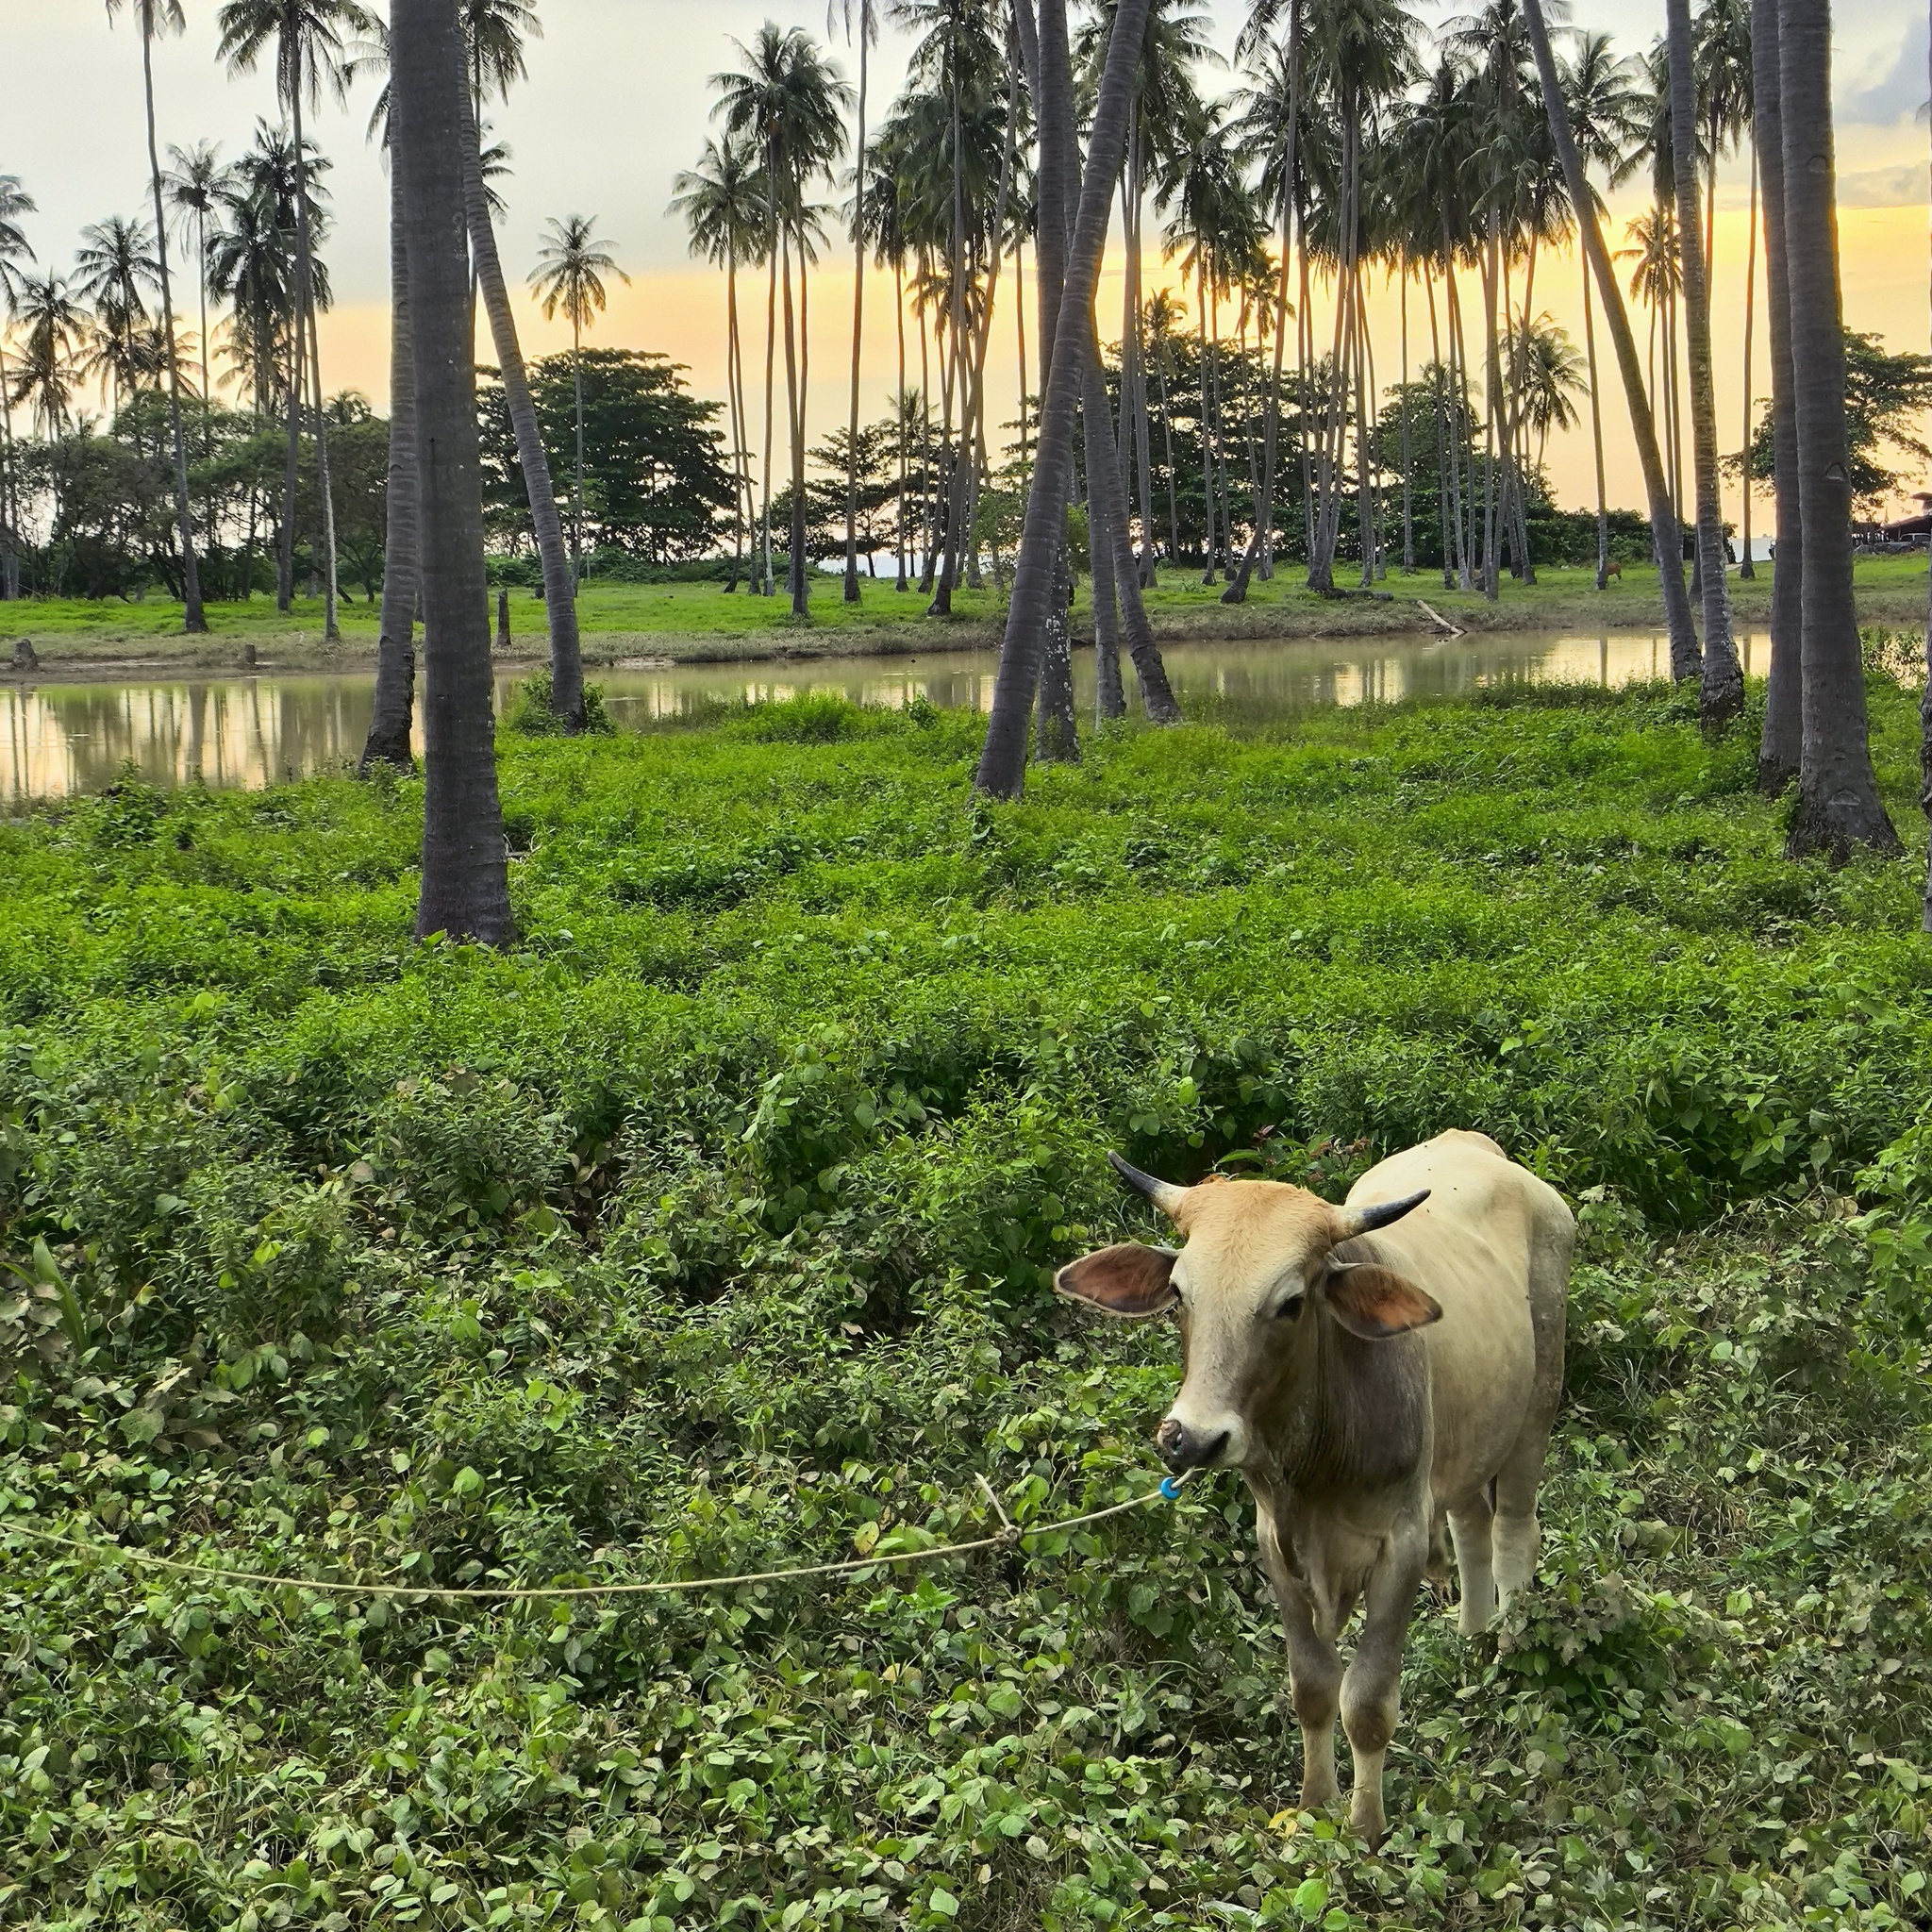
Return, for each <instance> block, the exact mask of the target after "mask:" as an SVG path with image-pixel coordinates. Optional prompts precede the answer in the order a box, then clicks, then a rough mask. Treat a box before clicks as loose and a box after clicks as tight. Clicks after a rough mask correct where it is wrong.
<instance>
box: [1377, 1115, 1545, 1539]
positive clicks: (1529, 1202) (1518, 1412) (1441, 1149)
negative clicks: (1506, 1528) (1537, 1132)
mask: <svg viewBox="0 0 1932 1932" xmlns="http://www.w3.org/2000/svg"><path fill="white" fill-rule="evenodd" d="M1424 1188H1426V1189H1428V1190H1429V1199H1428V1200H1427V1201H1426V1202H1425V1203H1424V1205H1423V1206H1422V1207H1421V1208H1417V1209H1416V1210H1415V1212H1414V1213H1412V1214H1409V1215H1407V1216H1406V1217H1405V1218H1404V1219H1403V1220H1401V1221H1399V1222H1397V1223H1395V1224H1393V1225H1392V1226H1391V1227H1388V1228H1385V1229H1384V1230H1382V1232H1380V1233H1379V1234H1376V1235H1374V1236H1373V1237H1371V1238H1370V1239H1369V1240H1368V1241H1362V1242H1357V1243H1352V1244H1351V1246H1350V1252H1351V1253H1354V1252H1356V1251H1357V1249H1361V1250H1372V1251H1373V1252H1374V1256H1375V1257H1376V1258H1377V1259H1378V1260H1380V1261H1381V1262H1383V1263H1384V1264H1385V1265H1386V1266H1389V1267H1391V1268H1394V1269H1396V1270H1397V1271H1398V1272H1400V1273H1401V1274H1405V1275H1407V1277H1408V1278H1409V1279H1410V1280H1411V1281H1413V1282H1414V1283H1415V1284H1416V1286H1417V1287H1419V1288H1421V1289H1423V1290H1424V1291H1426V1292H1427V1293H1429V1294H1430V1295H1433V1296H1434V1297H1435V1299H1436V1300H1437V1301H1438V1302H1439V1303H1440V1304H1441V1308H1442V1319H1441V1321H1440V1322H1438V1323H1436V1324H1433V1325H1432V1326H1430V1327H1429V1328H1427V1329H1425V1330H1424V1331H1423V1334H1424V1343H1425V1346H1426V1348H1427V1352H1428V1360H1429V1383H1430V1408H1431V1412H1432V1420H1433V1436H1434V1449H1433V1467H1432V1480H1431V1487H1432V1489H1433V1490H1434V1491H1435V1494H1436V1497H1437V1499H1438V1501H1439V1502H1441V1503H1442V1504H1445V1505H1453V1504H1455V1503H1457V1502H1458V1501H1460V1500H1461V1499H1462V1498H1463V1497H1465V1496H1468V1495H1471V1494H1473V1493H1474V1491H1477V1490H1479V1489H1480V1488H1481V1487H1482V1486H1483V1485H1484V1484H1485V1483H1487V1482H1488V1481H1489V1479H1490V1478H1491V1476H1492V1475H1493V1474H1495V1473H1496V1471H1497V1469H1498V1468H1500V1467H1501V1465H1502V1462H1503V1460H1504V1458H1505V1457H1507V1455H1508V1453H1509V1451H1510V1449H1511V1448H1512V1447H1513V1446H1514V1444H1515V1442H1516V1440H1517V1438H1518V1436H1519V1435H1520V1434H1521V1433H1522V1431H1523V1427H1524V1422H1525V1420H1526V1419H1527V1418H1529V1417H1530V1416H1531V1415H1532V1414H1535V1413H1539V1412H1540V1413H1541V1414H1542V1415H1543V1416H1544V1417H1545V1418H1547V1416H1548V1415H1549V1414H1550V1413H1552V1412H1553V1411H1554V1409H1555V1407H1556V1404H1557V1395H1558V1393H1559V1392H1560V1390H1561V1387H1562V1377H1563V1311H1564V1305H1565V1302H1566V1300H1567V1297H1568V1292H1569V1280H1570V1260H1571V1254H1572V1250H1573V1248H1574V1242H1575V1223H1574V1218H1573V1217H1572V1215H1571V1213H1570V1209H1569V1208H1568V1207H1566V1206H1565V1205H1564V1202H1563V1199H1562V1196H1561V1195H1559V1194H1558V1193H1557V1191H1556V1190H1555V1189H1554V1188H1552V1187H1550V1186H1548V1185H1547V1183H1545V1182H1543V1181H1541V1180H1540V1179H1538V1177H1537V1176H1536V1175H1535V1174H1531V1173H1530V1172H1529V1170H1528V1169H1527V1168H1525V1167H1522V1166H1519V1165H1518V1164H1517V1163H1516V1162H1515V1161H1513V1160H1511V1159H1510V1158H1508V1156H1507V1155H1506V1154H1505V1153H1504V1152H1503V1150H1502V1149H1501V1148H1500V1147H1499V1146H1497V1144H1496V1143H1495V1141H1491V1139H1490V1138H1489V1137H1488V1136H1487V1135H1484V1134H1472V1133H1465V1132H1462V1131H1459V1130H1456V1131H1451V1132H1449V1133H1446V1134H1442V1135H1439V1136H1438V1137H1437V1138H1436V1139H1435V1140H1433V1141H1424V1143H1423V1144H1422V1145H1421V1146H1419V1147H1410V1148H1407V1149H1406V1150H1405V1151H1404V1152H1402V1153H1400V1154H1397V1155H1394V1156H1391V1158H1389V1159H1388V1160H1385V1161H1383V1162H1382V1163H1381V1164H1380V1165H1379V1166H1377V1167H1374V1168H1372V1169H1371V1170H1370V1171H1369V1172H1368V1173H1367V1174H1364V1175H1363V1176H1362V1177H1361V1179H1360V1180H1359V1181H1357V1183H1356V1185H1355V1186H1354V1187H1353V1188H1352V1189H1350V1190H1349V1196H1348V1198H1349V1201H1350V1203H1351V1205H1354V1206H1361V1205H1365V1204H1368V1203H1371V1202H1375V1201H1391V1200H1397V1199H1400V1198H1401V1197H1402V1196H1404V1195H1407V1194H1414V1193H1419V1192H1420V1191H1422V1190H1423V1189H1424Z"/></svg>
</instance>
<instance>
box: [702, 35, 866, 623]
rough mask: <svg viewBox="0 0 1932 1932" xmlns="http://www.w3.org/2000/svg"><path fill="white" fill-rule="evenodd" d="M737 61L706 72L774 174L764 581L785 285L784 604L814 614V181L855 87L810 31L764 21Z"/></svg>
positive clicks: (726, 114)
mask: <svg viewBox="0 0 1932 1932" xmlns="http://www.w3.org/2000/svg"><path fill="white" fill-rule="evenodd" d="M733 45H734V46H736V47H737V49H738V52H739V54H740V55H741V57H742V58H743V61H744V66H743V67H742V68H741V70H739V71H737V72H733V73H726V74H717V75H712V76H711V86H712V88H713V89H714V90H715V91H716V92H717V94H718V97H719V98H718V103H717V106H716V108H714V110H713V111H714V112H715V113H716V114H717V115H718V117H719V118H720V120H721V121H722V122H723V124H724V131H725V132H726V133H727V134H735V135H741V136H749V137H750V138H751V139H753V140H754V141H756V142H758V145H759V147H760V149H761V150H762V153H763V156H764V168H765V175H766V178H767V179H768V180H769V182H770V183H771V195H770V207H769V211H768V214H767V223H768V225H767V228H766V234H765V242H766V247H767V250H768V251H769V268H770V283H769V287H768V291H767V296H766V309H765V453H764V462H763V465H762V472H763V474H762V477H761V483H760V488H761V491H762V494H763V499H764V506H763V514H762V517H761V522H762V523H763V525H764V552H765V589H766V591H770V588H771V555H772V539H771V501H772V475H771V472H772V416H773V401H774V369H773V361H774V352H775V344H776V340H777V310H778V295H779V291H780V289H781V287H782V289H783V291H784V319H785V380H786V395H787V430H788V433H789V435H790V439H791V546H790V547H791V609H792V614H793V615H794V616H796V617H801V618H804V617H808V616H809V615H810V614H811V602H810V597H811V591H810V582H809V577H810V573H809V571H808V568H807V560H806V556H805V451H806V410H805V393H806V391H805V381H804V375H805V368H804V362H805V355H806V352H807V351H806V341H805V338H806V278H807V274H808V268H809V265H810V261H811V259H812V257H813V254H814V241H813V229H814V226H815V224H816V220H817V210H816V209H815V208H814V207H813V205H812V203H811V199H810V197H811V193H812V191H813V189H814V187H815V186H816V185H817V184H818V183H819V182H820V181H822V180H824V178H826V177H827V176H829V175H830V174H831V172H832V170H833V169H834V168H836V167H837V165H838V163H839V161H840V159H841V158H842V157H843V155H844V153H845V124H844V112H845V109H846V108H848V107H849V106H850V105H851V104H852V90H851V89H850V88H849V87H848V86H847V85H846V84H845V82H844V81H843V80H841V78H840V76H839V73H838V70H837V69H836V68H835V67H833V66H832V65H831V64H830V63H829V62H828V61H827V60H826V59H825V58H824V55H823V54H822V52H821V51H820V49H819V48H818V47H817V46H816V45H815V44H814V43H813V42H812V41H811V39H810V38H809V36H808V35H807V34H805V33H803V32H802V31H800V30H799V29H798V28H796V27H793V28H791V30H790V31H786V30H783V29H781V28H779V27H778V26H777V25H774V23H772V22H770V21H768V22H766V24H765V25H763V26H762V27H760V28H759V29H758V34H757V35H756V36H755V37H754V39H753V41H752V43H751V45H750V46H746V45H744V44H743V43H742V42H733ZM794 254H795V256H796V258H797V262H798V284H797V287H798V301H797V305H796V307H795V308H794V305H793V302H792V281H791V259H792V257H793V256H794Z"/></svg>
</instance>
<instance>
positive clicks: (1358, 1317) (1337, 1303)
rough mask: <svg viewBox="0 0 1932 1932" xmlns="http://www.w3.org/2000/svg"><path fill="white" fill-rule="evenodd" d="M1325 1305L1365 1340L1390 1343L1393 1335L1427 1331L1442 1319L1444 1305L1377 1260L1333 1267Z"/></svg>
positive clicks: (1324, 1292)
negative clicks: (1381, 1265) (1423, 1329)
mask: <svg viewBox="0 0 1932 1932" xmlns="http://www.w3.org/2000/svg"><path fill="white" fill-rule="evenodd" d="M1322 1305H1323V1307H1325V1308H1326V1309H1327V1310H1328V1312H1329V1313H1330V1314H1331V1315H1333V1316H1334V1317H1335V1319H1336V1320H1337V1321H1338V1322H1340V1323H1341V1325H1342V1326H1343V1327H1344V1328H1346V1329H1347V1330H1348V1332H1349V1333H1350V1334H1351V1335H1358V1336H1360V1337H1361V1339H1362V1340H1363V1341H1387V1340H1388V1339H1389V1338H1390V1337H1391V1335H1407V1333H1408V1331H1409V1330H1410V1329H1411V1328H1426V1327H1427V1326H1428V1325H1429V1324H1430V1323H1431V1322H1440V1321H1441V1319H1442V1307H1441V1303H1440V1302H1438V1301H1437V1300H1436V1299H1435V1297H1434V1296H1433V1295H1426V1294H1424V1292H1423V1291H1422V1290H1421V1289H1419V1288H1418V1287H1417V1286H1416V1285H1415V1283H1414V1282H1412V1281H1406V1280H1404V1279H1403V1277H1402V1276H1401V1275H1400V1274H1396V1273H1395V1272H1394V1271H1393V1270H1392V1269H1390V1268H1378V1267H1376V1266H1375V1264H1374V1262H1373V1261H1358V1262H1357V1263H1355V1264H1354V1265H1353V1266H1352V1267H1351V1266H1341V1267H1337V1268H1331V1269H1330V1270H1329V1271H1328V1278H1327V1282H1326V1284H1325V1286H1324V1291H1323V1294H1322Z"/></svg>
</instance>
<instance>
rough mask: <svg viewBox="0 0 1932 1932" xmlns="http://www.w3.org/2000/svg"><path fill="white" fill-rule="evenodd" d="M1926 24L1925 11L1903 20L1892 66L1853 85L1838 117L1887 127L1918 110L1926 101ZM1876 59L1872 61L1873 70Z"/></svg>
mask: <svg viewBox="0 0 1932 1932" xmlns="http://www.w3.org/2000/svg"><path fill="white" fill-rule="evenodd" d="M1927 30H1928V29H1927V25H1926V17H1925V15H1924V13H1914V14H1912V15H1911V16H1910V17H1909V18H1908V19H1907V22H1906V37H1905V41H1904V42H1903V44H1902V45H1901V46H1900V47H1899V50H1898V53H1897V55H1896V56H1895V57H1894V58H1893V59H1892V62H1891V66H1890V69H1889V70H1887V71H1886V72H1885V73H1884V74H1883V75H1882V76H1881V77H1880V78H1879V79H1877V80H1875V81H1874V82H1873V83H1872V84H1871V85H1870V86H1867V87H1861V88H1857V89H1854V90H1853V91H1852V92H1850V93H1848V94H1847V95H1846V96H1845V97H1844V100H1843V102H1842V104H1841V105H1840V108H1839V110H1838V112H1839V119H1840V121H1842V122H1845V123H1847V124H1852V125H1864V126H1867V127H1890V126H1892V125H1895V124H1896V123H1898V122H1900V121H1904V120H1907V119H1909V118H1911V117H1912V116H1914V115H1916V114H1918V113H1919V112H1920V110H1921V109H1922V108H1924V105H1925V96H1926V93H1927V91H1928V81H1927V69H1926V61H1927V42H1926V35H1927ZM1876 65H1877V63H1875V62H1874V69H1875V67H1876ZM1874 69H1868V70H1867V71H1868V72H1872V71H1874Z"/></svg>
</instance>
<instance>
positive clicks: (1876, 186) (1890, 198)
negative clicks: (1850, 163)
mask: <svg viewBox="0 0 1932 1932" xmlns="http://www.w3.org/2000/svg"><path fill="white" fill-rule="evenodd" d="M1926 188H1927V183H1926V171H1925V163H1924V161H1917V162H1910V163H1907V165H1905V166H1903V167H1898V168H1868V169H1866V170H1865V171H1864V172H1863V173H1862V174H1857V175H1840V176H1839V177H1838V205H1839V207H1840V208H1923V207H1924V205H1925V197H1926Z"/></svg>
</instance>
